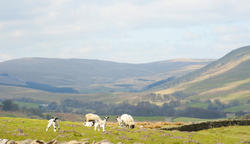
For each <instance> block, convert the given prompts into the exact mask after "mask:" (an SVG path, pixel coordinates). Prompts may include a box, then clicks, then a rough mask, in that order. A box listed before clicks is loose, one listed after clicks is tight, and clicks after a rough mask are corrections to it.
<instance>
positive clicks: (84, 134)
mask: <svg viewBox="0 0 250 144" xmlns="http://www.w3.org/2000/svg"><path fill="white" fill-rule="evenodd" d="M0 121H1V124H0V137H1V138H6V139H11V140H15V141H20V140H25V139H33V140H35V139H39V140H43V141H45V142H48V141H51V140H54V139H55V140H57V141H59V142H63V141H71V140H77V141H88V142H90V143H92V142H93V141H95V142H98V141H101V140H104V139H106V140H109V141H111V142H113V143H118V142H123V143H125V144H129V143H134V142H137V143H145V144H147V143H148V144H152V143H170V144H171V143H173V144H181V143H193V144H195V143H206V144H210V143H211V144H214V143H226V144H234V143H249V141H250V138H249V135H250V132H249V128H250V127H249V126H231V127H222V128H215V129H209V130H202V131H198V132H191V133H190V132H188V133H187V132H179V131H163V130H157V129H148V128H139V127H138V125H137V127H136V128H135V129H133V130H130V129H126V128H118V127H117V124H114V123H108V125H107V131H106V132H101V131H100V132H98V131H94V130H93V127H91V128H89V127H83V125H82V123H78V122H69V121H62V122H60V125H61V129H60V131H59V132H53V130H52V128H51V129H50V130H49V132H45V128H46V125H47V120H37V119H24V118H7V117H0Z"/></svg>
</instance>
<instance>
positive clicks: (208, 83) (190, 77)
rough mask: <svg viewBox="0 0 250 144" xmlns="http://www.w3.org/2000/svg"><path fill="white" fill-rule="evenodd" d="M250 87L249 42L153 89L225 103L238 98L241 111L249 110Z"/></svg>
mask: <svg viewBox="0 0 250 144" xmlns="http://www.w3.org/2000/svg"><path fill="white" fill-rule="evenodd" d="M249 88H250V46H247V47H242V48H239V49H236V50H234V51H232V52H230V53H229V54H227V55H225V56H224V57H222V58H221V59H219V60H217V61H215V62H212V63H210V64H208V65H207V66H205V67H203V68H201V69H199V70H196V71H194V72H191V73H189V74H187V75H184V76H182V77H180V78H177V79H175V80H173V81H170V82H166V83H162V84H161V85H159V86H158V87H155V89H158V90H155V91H156V92H155V93H156V94H159V95H165V96H168V97H172V98H174V99H181V100H182V101H190V100H201V101H203V102H205V101H207V100H212V101H214V100H219V101H221V102H222V103H226V104H228V103H230V102H233V101H238V102H240V103H241V104H242V106H241V108H243V110H244V111H249V110H250V104H249V100H250V91H249ZM194 104H195V103H194ZM239 109H240V108H239ZM228 110H230V109H227V111H228ZM234 110H235V109H234ZM241 110H242V109H241Z"/></svg>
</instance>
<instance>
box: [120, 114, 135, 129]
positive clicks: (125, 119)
mask: <svg viewBox="0 0 250 144" xmlns="http://www.w3.org/2000/svg"><path fill="white" fill-rule="evenodd" d="M116 120H117V121H118V124H119V127H123V126H126V127H129V128H131V129H132V128H135V121H134V119H133V117H132V116H131V115H128V114H123V115H121V116H117V118H116Z"/></svg>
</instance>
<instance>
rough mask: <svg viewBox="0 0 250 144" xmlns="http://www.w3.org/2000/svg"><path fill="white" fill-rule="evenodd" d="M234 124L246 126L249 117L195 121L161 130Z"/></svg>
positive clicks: (249, 123)
mask: <svg viewBox="0 0 250 144" xmlns="http://www.w3.org/2000/svg"><path fill="white" fill-rule="evenodd" d="M234 125H240V126H246V125H250V120H249V119H244V120H238V119H235V120H218V121H207V122H199V123H193V124H188V125H183V126H179V127H172V128H160V129H161V130H179V131H199V130H204V129H210V128H218V127H223V126H234Z"/></svg>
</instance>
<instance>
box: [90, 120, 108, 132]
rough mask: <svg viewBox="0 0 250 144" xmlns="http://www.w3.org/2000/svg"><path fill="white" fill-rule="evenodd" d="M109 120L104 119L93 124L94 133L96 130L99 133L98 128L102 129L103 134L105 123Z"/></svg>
mask: <svg viewBox="0 0 250 144" xmlns="http://www.w3.org/2000/svg"><path fill="white" fill-rule="evenodd" d="M108 119H109V117H104V120H97V121H96V122H95V128H94V129H95V131H96V129H98V131H100V129H99V128H100V127H101V128H102V131H103V132H105V128H106V123H107V120H108Z"/></svg>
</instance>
